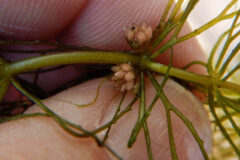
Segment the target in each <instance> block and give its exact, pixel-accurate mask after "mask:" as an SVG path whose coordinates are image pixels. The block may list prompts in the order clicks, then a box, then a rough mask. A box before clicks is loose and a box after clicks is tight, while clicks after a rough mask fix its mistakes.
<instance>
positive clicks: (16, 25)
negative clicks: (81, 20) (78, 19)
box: [0, 0, 87, 40]
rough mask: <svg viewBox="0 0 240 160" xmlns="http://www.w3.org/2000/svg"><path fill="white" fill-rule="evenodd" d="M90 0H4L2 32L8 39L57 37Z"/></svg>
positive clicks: (0, 17)
mask: <svg viewBox="0 0 240 160" xmlns="http://www.w3.org/2000/svg"><path fill="white" fill-rule="evenodd" d="M86 2H87V1H86V0H69V1H65V0H51V1H47V0H36V1H31V0H23V1H18V0H12V1H5V0H1V6H0V35H1V36H2V37H4V38H7V39H21V40H36V39H38V40H39V39H49V38H53V37H54V36H55V35H56V34H58V33H59V32H60V31H62V30H63V29H64V28H65V27H66V26H67V25H68V24H69V23H70V22H71V21H72V20H73V18H74V17H75V16H76V15H77V14H79V12H80V10H81V8H82V7H83V6H84V4H85V3H86Z"/></svg>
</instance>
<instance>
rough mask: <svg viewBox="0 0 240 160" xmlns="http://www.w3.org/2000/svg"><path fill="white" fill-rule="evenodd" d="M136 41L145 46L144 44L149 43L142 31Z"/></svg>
mask: <svg viewBox="0 0 240 160" xmlns="http://www.w3.org/2000/svg"><path fill="white" fill-rule="evenodd" d="M135 41H136V42H138V43H139V44H143V43H144V42H146V41H147V36H146V35H145V34H144V33H143V32H142V31H141V32H138V33H137V35H136V39H135Z"/></svg>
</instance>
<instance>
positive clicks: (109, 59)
mask: <svg viewBox="0 0 240 160" xmlns="http://www.w3.org/2000/svg"><path fill="white" fill-rule="evenodd" d="M76 63H92V64H96V63H105V64H106V63H107V64H120V63H131V64H133V65H136V66H138V67H139V68H141V69H144V70H150V71H155V72H157V73H161V74H165V73H166V72H167V70H168V66H166V65H163V64H159V63H157V62H154V61H152V60H151V59H148V58H146V57H140V56H138V55H135V54H131V53H125V52H102V51H75V52H66V53H61V54H54V55H43V56H38V57H33V58H27V59H24V60H21V61H17V62H13V63H9V64H4V65H2V66H1V67H2V69H1V76H2V77H11V76H14V75H16V74H20V73H24V72H28V71H32V70H35V69H38V68H42V67H47V66H56V65H66V64H76ZM169 76H172V77H176V78H179V79H182V80H186V81H189V82H193V83H197V84H200V85H204V86H205V87H208V86H209V85H211V84H212V83H213V82H214V83H215V84H216V85H217V86H219V88H227V89H231V90H232V91H235V92H237V93H240V85H238V84H235V83H231V82H227V81H225V82H224V81H221V80H218V79H214V78H213V77H208V76H204V75H199V74H196V73H192V72H189V71H185V70H181V69H177V68H173V67H172V68H171V69H170V71H169Z"/></svg>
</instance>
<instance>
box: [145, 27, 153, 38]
mask: <svg viewBox="0 0 240 160" xmlns="http://www.w3.org/2000/svg"><path fill="white" fill-rule="evenodd" d="M145 35H146V36H147V40H149V39H151V38H152V27H148V28H147V29H146V30H145Z"/></svg>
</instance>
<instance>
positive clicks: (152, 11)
mask: <svg viewBox="0 0 240 160" xmlns="http://www.w3.org/2000/svg"><path fill="white" fill-rule="evenodd" d="M166 4H167V0H164V1H158V0H149V1H144V0H134V1H130V0H122V1H114V0H102V1H98V0H91V1H90V2H89V3H88V4H87V5H86V6H85V8H84V10H83V11H82V14H81V15H80V16H79V17H77V18H76V20H75V21H74V23H73V24H72V25H71V26H69V28H68V29H67V30H66V32H63V34H62V35H61V36H60V40H61V41H62V42H64V43H67V44H74V45H80V46H82V45H85V46H89V47H93V48H98V49H107V50H128V49H130V48H129V46H128V44H127V42H126V40H125V36H124V32H123V27H129V26H130V25H132V24H133V23H136V24H139V25H141V24H143V23H146V24H147V25H150V26H152V28H155V27H156V26H157V24H158V21H159V19H160V17H161V15H162V13H163V11H164V8H165V6H166ZM191 30H192V29H191V27H190V25H189V24H188V22H187V23H186V24H185V25H184V27H183V29H182V31H181V33H180V36H181V35H185V34H186V33H189V32H190V31H191ZM169 38H170V36H168V38H167V39H165V40H164V43H166V41H167V40H169ZM161 45H163V43H162V44H161ZM173 50H174V56H173V64H174V66H175V67H180V68H181V67H183V66H185V65H186V64H188V63H189V62H192V61H194V60H201V61H206V56H205V54H204V52H203V49H202V48H201V46H200V44H199V43H198V40H197V39H196V38H194V39H191V40H189V41H186V42H183V43H181V44H178V45H176V46H174V47H173ZM169 57H170V56H169V51H168V52H166V53H164V54H163V55H161V56H160V57H159V58H158V59H157V60H158V61H159V62H161V63H165V64H168V63H169ZM190 70H191V71H194V72H198V73H204V72H205V70H204V69H203V68H202V67H201V66H194V67H192V68H191V69H190Z"/></svg>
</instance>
